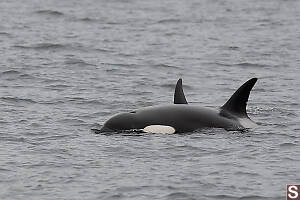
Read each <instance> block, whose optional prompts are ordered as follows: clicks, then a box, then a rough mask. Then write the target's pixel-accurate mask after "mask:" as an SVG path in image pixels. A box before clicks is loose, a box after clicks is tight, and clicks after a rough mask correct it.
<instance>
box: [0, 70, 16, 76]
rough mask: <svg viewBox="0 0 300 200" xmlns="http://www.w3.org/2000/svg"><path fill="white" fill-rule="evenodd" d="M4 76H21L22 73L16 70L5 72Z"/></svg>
mask: <svg viewBox="0 0 300 200" xmlns="http://www.w3.org/2000/svg"><path fill="white" fill-rule="evenodd" d="M1 74H2V75H19V74H21V72H19V71H16V70H7V71H4V72H1Z"/></svg>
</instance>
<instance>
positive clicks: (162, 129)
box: [143, 125, 175, 134]
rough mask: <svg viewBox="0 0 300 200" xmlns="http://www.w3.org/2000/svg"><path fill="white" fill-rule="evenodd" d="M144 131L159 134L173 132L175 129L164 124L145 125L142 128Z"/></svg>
mask: <svg viewBox="0 0 300 200" xmlns="http://www.w3.org/2000/svg"><path fill="white" fill-rule="evenodd" d="M143 131H144V132H146V133H161V134H173V133H175V129H174V128H173V127H172V126H164V125H150V126H146V127H145V128H144V129H143Z"/></svg>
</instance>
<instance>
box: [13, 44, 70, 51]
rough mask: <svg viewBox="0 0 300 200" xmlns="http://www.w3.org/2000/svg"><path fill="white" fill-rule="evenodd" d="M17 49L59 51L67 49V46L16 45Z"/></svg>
mask: <svg viewBox="0 0 300 200" xmlns="http://www.w3.org/2000/svg"><path fill="white" fill-rule="evenodd" d="M14 47H16V48H21V49H33V50H53V49H55V50H59V49H65V48H66V47H67V45H63V44H58V43H37V44H32V45H15V46H14Z"/></svg>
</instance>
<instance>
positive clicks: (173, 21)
mask: <svg viewBox="0 0 300 200" xmlns="http://www.w3.org/2000/svg"><path fill="white" fill-rule="evenodd" d="M179 22H181V20H180V19H162V20H159V21H158V22H157V23H158V24H167V23H179Z"/></svg>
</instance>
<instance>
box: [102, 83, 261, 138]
mask: <svg viewBox="0 0 300 200" xmlns="http://www.w3.org/2000/svg"><path fill="white" fill-rule="evenodd" d="M256 81H257V78H252V79H250V80H248V81H247V82H246V83H244V84H243V85H242V86H241V87H240V88H239V89H238V90H237V91H236V92H235V93H234V94H233V95H232V96H231V98H230V99H229V100H228V101H227V102H226V103H225V104H224V105H223V106H222V107H220V108H218V109H211V108H206V107H199V106H194V105H188V103H187V100H186V98H185V95H184V92H183V89H182V80H181V79H179V80H178V81H177V84H176V88H175V93H174V104H171V105H161V106H151V107H145V108H142V109H139V110H135V111H132V112H128V113H121V114H117V115H115V116H113V117H112V118H110V119H109V120H108V121H107V122H105V124H104V126H103V127H102V128H101V129H100V132H119V131H124V130H141V131H144V132H151V133H182V132H190V131H194V130H197V129H201V128H224V129H226V130H242V129H245V128H251V127H253V125H255V123H254V122H253V121H252V120H251V119H250V118H249V117H248V115H247V112H246V106H247V101H248V98H249V94H250V91H251V89H252V88H253V86H254V85H255V83H256Z"/></svg>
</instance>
